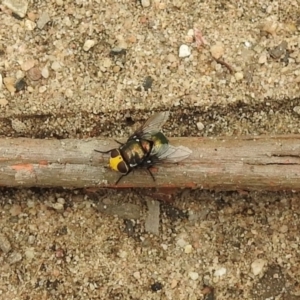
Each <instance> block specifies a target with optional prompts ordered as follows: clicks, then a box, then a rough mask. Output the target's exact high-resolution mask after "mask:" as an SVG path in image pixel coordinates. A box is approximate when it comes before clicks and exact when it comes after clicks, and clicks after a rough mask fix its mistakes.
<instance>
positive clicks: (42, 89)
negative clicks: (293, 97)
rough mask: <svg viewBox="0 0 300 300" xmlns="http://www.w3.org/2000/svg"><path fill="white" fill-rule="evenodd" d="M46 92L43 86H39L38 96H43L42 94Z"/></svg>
mask: <svg viewBox="0 0 300 300" xmlns="http://www.w3.org/2000/svg"><path fill="white" fill-rule="evenodd" d="M46 90H47V87H46V86H45V85H43V86H41V87H40V88H39V93H40V94H43V93H45V92H46Z"/></svg>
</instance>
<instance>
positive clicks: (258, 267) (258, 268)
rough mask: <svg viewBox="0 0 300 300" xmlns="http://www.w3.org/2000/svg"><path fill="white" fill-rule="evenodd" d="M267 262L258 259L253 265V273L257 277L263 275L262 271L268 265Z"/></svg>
mask: <svg viewBox="0 0 300 300" xmlns="http://www.w3.org/2000/svg"><path fill="white" fill-rule="evenodd" d="M266 263H267V262H266V260H264V259H256V260H255V261H254V262H253V263H252V264H251V270H252V273H253V274H254V275H255V276H257V275H259V274H260V273H262V270H263V268H264V266H265V264H266Z"/></svg>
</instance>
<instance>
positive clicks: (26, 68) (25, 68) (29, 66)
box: [21, 59, 35, 72]
mask: <svg viewBox="0 0 300 300" xmlns="http://www.w3.org/2000/svg"><path fill="white" fill-rule="evenodd" d="M34 64H35V61H34V59H29V60H26V61H25V62H23V63H22V64H21V69H22V70H23V71H25V72H27V71H29V70H30V69H32V68H33V67H34Z"/></svg>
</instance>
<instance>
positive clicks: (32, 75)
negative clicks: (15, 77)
mask: <svg viewBox="0 0 300 300" xmlns="http://www.w3.org/2000/svg"><path fill="white" fill-rule="evenodd" d="M27 76H28V78H29V79H30V80H33V81H37V80H39V79H41V77H42V74H41V71H40V69H39V68H37V67H35V68H32V69H30V70H29V71H28V72H27Z"/></svg>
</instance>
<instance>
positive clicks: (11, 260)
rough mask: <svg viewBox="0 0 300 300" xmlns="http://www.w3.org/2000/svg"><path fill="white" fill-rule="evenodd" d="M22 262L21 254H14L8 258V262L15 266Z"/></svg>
mask: <svg viewBox="0 0 300 300" xmlns="http://www.w3.org/2000/svg"><path fill="white" fill-rule="evenodd" d="M21 260H22V254H21V253H19V252H13V253H12V254H11V255H10V256H9V257H8V262H9V263H10V264H11V265H13V264H15V263H17V262H19V261H21Z"/></svg>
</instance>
